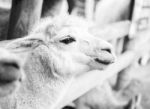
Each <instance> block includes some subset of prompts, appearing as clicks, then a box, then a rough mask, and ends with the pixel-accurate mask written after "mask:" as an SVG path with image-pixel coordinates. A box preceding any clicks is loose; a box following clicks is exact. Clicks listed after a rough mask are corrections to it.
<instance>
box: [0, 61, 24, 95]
mask: <svg viewBox="0 0 150 109" xmlns="http://www.w3.org/2000/svg"><path fill="white" fill-rule="evenodd" d="M21 82H22V74H21V69H20V66H19V64H18V63H16V62H15V61H12V62H9V61H8V62H7V61H5V62H4V61H3V62H0V97H4V96H7V95H9V94H11V93H12V92H14V91H15V90H16V89H17V88H18V86H19V85H20V84H21Z"/></svg>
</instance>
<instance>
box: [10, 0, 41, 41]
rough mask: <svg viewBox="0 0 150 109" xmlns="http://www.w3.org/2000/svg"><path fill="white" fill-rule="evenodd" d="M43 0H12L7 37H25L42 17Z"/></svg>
mask: <svg viewBox="0 0 150 109" xmlns="http://www.w3.org/2000/svg"><path fill="white" fill-rule="evenodd" d="M42 4H43V0H12V9H11V14H10V20H9V27H8V35H7V39H14V38H19V37H23V36H24V35H26V34H27V33H28V31H29V30H30V29H31V27H32V26H33V25H34V24H35V22H37V21H38V20H39V19H40V17H41V9H42Z"/></svg>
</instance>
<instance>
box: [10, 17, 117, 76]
mask: <svg viewBox="0 0 150 109" xmlns="http://www.w3.org/2000/svg"><path fill="white" fill-rule="evenodd" d="M80 24H81V25H82V26H81V25H80ZM38 25H39V26H37V27H35V28H34V29H33V31H32V32H31V33H30V34H29V36H28V37H25V38H21V39H19V40H16V41H15V42H13V43H12V44H10V46H9V48H11V47H12V48H14V49H15V50H16V49H17V48H20V49H22V50H23V49H24V50H27V51H29V49H32V48H38V47H39V46H40V45H42V47H44V49H45V48H46V49H47V50H46V51H44V52H46V54H47V55H48V57H49V58H50V59H49V63H48V65H50V66H51V68H52V69H53V71H54V72H57V73H59V74H77V73H83V72H87V71H90V70H94V69H98V70H103V69H105V68H106V67H107V66H108V65H109V64H111V63H112V62H114V54H113V50H112V47H111V45H110V44H109V43H107V42H105V41H104V40H101V39H99V38H96V37H94V36H93V35H91V34H90V33H89V31H88V28H87V26H86V24H84V23H83V24H82V21H79V22H78V19H72V17H71V18H70V17H69V18H67V19H65V20H58V19H57V20H56V19H54V20H52V19H46V20H45V21H44V23H43V22H42V23H40V24H38ZM31 51H33V50H31ZM41 52H42V51H41ZM44 52H43V54H41V55H43V56H42V57H44ZM47 60H48V59H47Z"/></svg>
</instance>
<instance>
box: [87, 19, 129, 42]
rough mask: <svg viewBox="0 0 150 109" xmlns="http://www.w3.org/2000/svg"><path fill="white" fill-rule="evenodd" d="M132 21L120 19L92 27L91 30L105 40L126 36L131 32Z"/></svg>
mask: <svg viewBox="0 0 150 109" xmlns="http://www.w3.org/2000/svg"><path fill="white" fill-rule="evenodd" d="M129 29H130V21H128V20H127V21H120V22H116V23H111V24H108V25H106V26H104V27H98V26H95V27H90V29H89V31H90V32H91V33H92V34H93V35H95V36H96V37H99V38H102V39H104V40H112V39H118V38H121V37H124V36H126V35H128V34H129Z"/></svg>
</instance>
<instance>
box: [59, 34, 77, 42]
mask: <svg viewBox="0 0 150 109" xmlns="http://www.w3.org/2000/svg"><path fill="white" fill-rule="evenodd" d="M75 41H76V40H75V39H74V38H73V37H71V36H70V35H67V36H66V37H65V38H64V39H62V40H60V42H61V43H64V44H69V43H72V42H75Z"/></svg>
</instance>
